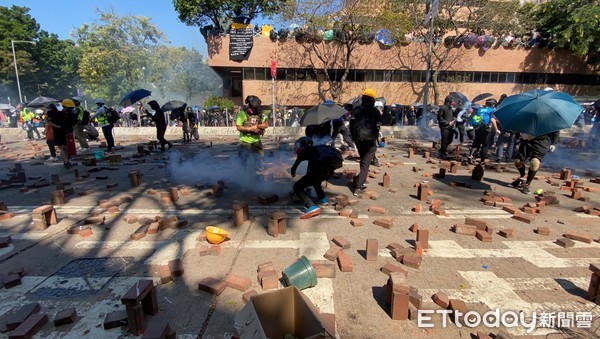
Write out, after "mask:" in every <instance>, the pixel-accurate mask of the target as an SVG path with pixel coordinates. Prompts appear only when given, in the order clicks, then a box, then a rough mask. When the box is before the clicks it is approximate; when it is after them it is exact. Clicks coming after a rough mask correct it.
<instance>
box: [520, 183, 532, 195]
mask: <svg viewBox="0 0 600 339" xmlns="http://www.w3.org/2000/svg"><path fill="white" fill-rule="evenodd" d="M521 193H523V194H531V190H529V185H524V186H523V188H521Z"/></svg>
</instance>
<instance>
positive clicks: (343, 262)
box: [337, 251, 354, 272]
mask: <svg viewBox="0 0 600 339" xmlns="http://www.w3.org/2000/svg"><path fill="white" fill-rule="evenodd" d="M337 261H338V266H339V268H340V271H342V272H352V271H353V270H354V267H353V266H352V260H350V256H349V255H348V254H346V253H344V252H343V251H340V252H339V255H338V257H337Z"/></svg>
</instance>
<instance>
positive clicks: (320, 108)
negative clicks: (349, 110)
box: [300, 100, 346, 126]
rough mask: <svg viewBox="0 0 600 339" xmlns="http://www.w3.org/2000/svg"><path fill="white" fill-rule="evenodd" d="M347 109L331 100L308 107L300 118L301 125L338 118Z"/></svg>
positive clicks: (317, 123)
mask: <svg viewBox="0 0 600 339" xmlns="http://www.w3.org/2000/svg"><path fill="white" fill-rule="evenodd" d="M344 114H346V110H345V109H344V108H343V107H341V106H340V105H338V104H336V103H335V102H333V101H331V100H327V101H325V102H323V103H322V104H320V105H317V106H313V107H311V108H309V109H307V110H306V111H305V112H304V114H303V115H302V118H301V119H300V126H308V125H320V124H322V123H324V122H326V121H330V120H333V119H338V118H340V117H341V116H342V115H344Z"/></svg>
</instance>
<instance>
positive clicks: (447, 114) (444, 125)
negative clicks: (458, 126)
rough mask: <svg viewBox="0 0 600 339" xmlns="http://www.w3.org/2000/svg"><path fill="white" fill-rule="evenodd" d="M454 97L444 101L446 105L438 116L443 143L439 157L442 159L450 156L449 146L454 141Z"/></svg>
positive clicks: (441, 108)
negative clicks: (452, 105)
mask: <svg viewBox="0 0 600 339" xmlns="http://www.w3.org/2000/svg"><path fill="white" fill-rule="evenodd" d="M451 103H452V97H451V96H447V97H446V99H445V100H444V105H443V106H442V107H440V109H439V110H438V114H437V120H438V125H439V127H440V134H441V138H442V139H441V142H440V149H439V151H438V155H439V156H440V158H442V159H446V158H447V156H448V154H447V152H448V146H450V144H451V143H452V140H453V139H454V123H455V121H454V116H453V114H452V107H451V106H450V104H451Z"/></svg>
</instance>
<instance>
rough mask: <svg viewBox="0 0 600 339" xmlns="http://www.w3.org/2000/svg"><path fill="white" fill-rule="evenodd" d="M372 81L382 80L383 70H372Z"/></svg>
mask: <svg viewBox="0 0 600 339" xmlns="http://www.w3.org/2000/svg"><path fill="white" fill-rule="evenodd" d="M373 81H379V82H382V81H383V71H373Z"/></svg>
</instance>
